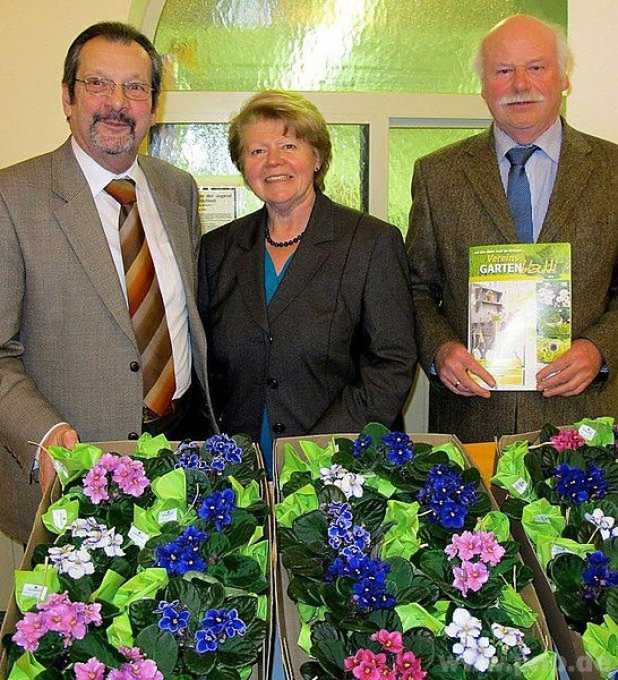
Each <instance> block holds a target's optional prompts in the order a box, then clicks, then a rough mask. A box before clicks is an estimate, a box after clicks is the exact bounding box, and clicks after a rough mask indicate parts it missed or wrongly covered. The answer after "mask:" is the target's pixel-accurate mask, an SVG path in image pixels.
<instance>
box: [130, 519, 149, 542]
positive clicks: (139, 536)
mask: <svg viewBox="0 0 618 680" xmlns="http://www.w3.org/2000/svg"><path fill="white" fill-rule="evenodd" d="M127 536H128V537H129V538H130V539H131V540H132V541H133V543H135V545H137V546H139V547H140V548H143V547H144V546H145V545H146V543H147V542H148V539H149V538H150V536H149V535H148V534H147V533H146V532H145V531H142V530H141V529H138V528H137V527H136V526H135V525H133V524H132V525H131V528H130V529H129V533H128V534H127Z"/></svg>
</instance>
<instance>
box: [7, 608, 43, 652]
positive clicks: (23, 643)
mask: <svg viewBox="0 0 618 680" xmlns="http://www.w3.org/2000/svg"><path fill="white" fill-rule="evenodd" d="M15 628H16V632H15V634H14V635H13V637H12V638H11V639H12V640H13V642H14V643H15V644H17V645H19V646H20V647H23V648H24V649H25V650H26V651H27V652H35V651H36V650H37V649H38V646H39V640H40V639H41V638H42V637H43V635H45V633H47V626H46V625H45V622H44V621H43V617H42V616H41V614H36V613H34V612H28V613H27V614H25V616H24V618H23V619H21V620H20V621H18V622H17V623H16V624H15Z"/></svg>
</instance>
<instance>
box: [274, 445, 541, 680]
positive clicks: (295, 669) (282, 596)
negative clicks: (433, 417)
mask: <svg viewBox="0 0 618 680" xmlns="http://www.w3.org/2000/svg"><path fill="white" fill-rule="evenodd" d="M409 436H410V438H411V439H412V441H413V442H417V443H419V444H431V445H432V446H435V445H438V444H446V443H453V444H455V445H456V446H457V448H458V449H459V450H460V451H461V453H462V455H463V457H464V459H465V460H466V461H467V462H468V464H469V465H470V467H472V464H471V463H470V459H469V457H468V455H467V454H466V451H465V449H464V447H463V444H462V443H461V442H460V441H459V439H457V437H455V436H454V435H446V434H427V433H422V434H409ZM333 437H336V438H348V439H356V437H358V434H349V433H348V434H334V435H317V436H312V437H311V436H305V437H287V438H284V439H277V440H276V442H275V447H274V466H273V467H274V499H275V502H279V501H280V491H279V482H278V477H279V473H280V471H281V467H282V465H283V450H284V447H285V445H286V444H291V445H292V446H293V447H294V448H295V450H296V453H297V454H298V455H299V457H303V456H304V454H303V452H302V451H301V449H300V448H299V446H298V442H300V441H311V442H314V443H316V444H318V445H319V446H322V447H325V446H326V445H327V444H328V443H329V441H330V440H331V439H332V438H333ZM486 490H487V489H486ZM487 492H488V493H489V497H490V500H491V502H492V506H493V509H495V510H497V509H498V505H497V503H496V501H495V499H494V498H493V496H492V495H491V492H489V490H487ZM515 540H517V539H515ZM524 561H525V560H524ZM288 585H289V578H288V574H287V570H286V569H285V567H284V566H283V564H282V563H281V560H280V559H279V557H278V556H277V569H276V572H275V599H276V605H275V606H276V610H277V627H278V631H279V636H280V640H281V645H282V652H283V666H284V669H285V672H286V676H287V678H288V679H289V680H299V679H300V678H301V677H302V676H301V674H300V667H301V666H302V665H303V663H305V662H307V661H310V660H311V657H310V656H308V655H307V654H305V652H304V651H303V650H302V649H300V648H299V647H298V645H297V644H296V641H297V640H298V636H299V633H300V619H299V617H298V613H297V608H296V603H295V602H294V601H293V600H291V599H290V598H289V597H288V594H287V589H288ZM521 595H522V597H523V599H524V601H525V602H526V604H528V606H529V607H531V608H532V609H533V610H534V611H535V612H536V614H537V615H538V621H537V625H536V628H537V636H538V638H539V639H540V640H542V641H543V642H544V643H545V647H546V648H547V649H551V641H550V636H549V629H548V627H547V623H546V621H545V617H544V615H543V609H542V607H541V603H540V601H539V599H538V598H537V596H536V593H535V591H534V588H532V587H531V586H526V587H525V588H524V589H523V590H522V591H521ZM547 680H552V679H551V678H548V679H547Z"/></svg>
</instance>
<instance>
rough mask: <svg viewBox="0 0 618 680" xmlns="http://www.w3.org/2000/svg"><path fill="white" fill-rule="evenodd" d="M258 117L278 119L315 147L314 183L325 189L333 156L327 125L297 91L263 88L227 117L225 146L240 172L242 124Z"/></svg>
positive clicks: (256, 119) (244, 124)
mask: <svg viewBox="0 0 618 680" xmlns="http://www.w3.org/2000/svg"><path fill="white" fill-rule="evenodd" d="M260 120H280V121H282V122H283V124H284V125H285V126H286V129H287V128H288V127H289V128H291V129H292V130H294V133H295V134H296V136H297V137H298V138H299V139H303V140H305V141H306V142H307V143H309V144H311V146H312V147H313V148H314V149H315V150H316V151H317V153H318V156H319V159H320V168H319V169H318V170H317V172H316V173H315V175H314V178H313V183H314V185H315V186H316V187H317V188H318V189H324V177H325V176H326V173H327V172H328V167H329V165H330V161H331V157H332V147H331V142H330V135H329V134H328V127H327V126H326V121H325V120H324V117H323V116H322V114H321V113H320V112H319V111H318V109H317V107H316V106H315V105H314V104H312V103H311V102H310V101H309V100H307V99H305V98H304V97H302V96H301V95H299V94H297V93H296V92H285V91H284V90H264V91H263V92H258V93H257V94H254V95H253V97H251V99H249V101H247V102H246V103H245V104H244V106H243V107H242V108H241V109H240V111H239V112H238V113H237V114H236V115H235V116H234V117H233V118H232V120H231V121H230V131H229V136H228V147H229V151H230V157H231V159H232V161H233V162H234V165H235V166H236V167H237V168H238V169H239V170H240V172H241V173H243V174H244V172H243V165H242V153H243V128H244V127H246V126H247V125H250V124H251V123H255V122H257V121H260Z"/></svg>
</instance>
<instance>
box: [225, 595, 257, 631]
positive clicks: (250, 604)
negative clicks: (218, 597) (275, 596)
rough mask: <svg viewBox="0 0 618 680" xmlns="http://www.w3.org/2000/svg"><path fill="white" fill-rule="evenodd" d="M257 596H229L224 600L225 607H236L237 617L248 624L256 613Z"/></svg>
mask: <svg viewBox="0 0 618 680" xmlns="http://www.w3.org/2000/svg"><path fill="white" fill-rule="evenodd" d="M257 606H258V601H257V597H251V596H246V597H230V598H228V599H227V600H226V601H225V608H226V609H236V611H237V612H238V618H239V619H242V620H243V621H244V622H245V623H246V624H247V625H249V624H250V623H251V622H252V621H253V619H254V618H255V616H256V614H257Z"/></svg>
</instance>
